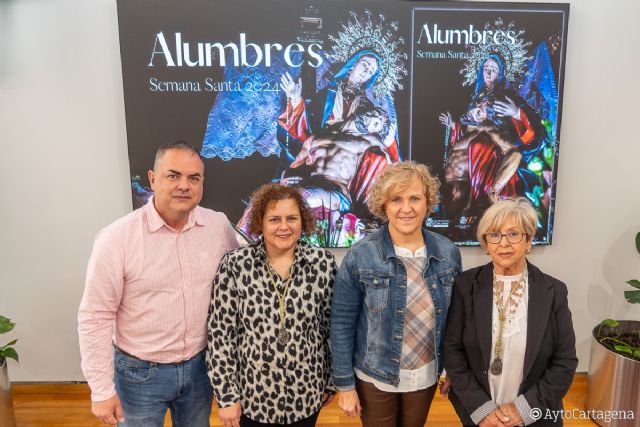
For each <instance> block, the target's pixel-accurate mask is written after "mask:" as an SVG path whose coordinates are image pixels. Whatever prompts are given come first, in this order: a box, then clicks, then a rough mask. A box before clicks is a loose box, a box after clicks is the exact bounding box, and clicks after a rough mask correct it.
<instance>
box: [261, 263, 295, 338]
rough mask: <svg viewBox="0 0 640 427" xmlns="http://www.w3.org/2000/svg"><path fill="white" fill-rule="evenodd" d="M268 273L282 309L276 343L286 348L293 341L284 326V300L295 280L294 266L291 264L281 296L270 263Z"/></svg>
mask: <svg viewBox="0 0 640 427" xmlns="http://www.w3.org/2000/svg"><path fill="white" fill-rule="evenodd" d="M267 271H268V272H269V278H270V279H271V286H272V287H273V290H274V291H275V293H276V296H277V297H278V304H279V308H280V329H278V331H277V333H276V341H277V343H278V344H280V345H282V346H284V345H286V344H287V343H288V342H289V340H290V339H291V334H290V333H289V332H288V331H287V330H286V329H285V325H284V314H285V307H284V300H285V298H287V293H288V292H289V284H290V283H291V280H292V279H293V264H291V267H289V277H288V278H287V281H286V282H285V285H284V292H283V293H282V294H280V292H279V291H278V285H277V282H276V278H275V277H274V273H273V267H271V265H270V264H269V263H267ZM276 274H277V273H276Z"/></svg>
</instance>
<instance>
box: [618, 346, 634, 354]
mask: <svg viewBox="0 0 640 427" xmlns="http://www.w3.org/2000/svg"><path fill="white" fill-rule="evenodd" d="M613 348H615V349H616V351H619V352H620V353H625V354H633V350H632V349H631V347H629V346H628V345H614V346H613Z"/></svg>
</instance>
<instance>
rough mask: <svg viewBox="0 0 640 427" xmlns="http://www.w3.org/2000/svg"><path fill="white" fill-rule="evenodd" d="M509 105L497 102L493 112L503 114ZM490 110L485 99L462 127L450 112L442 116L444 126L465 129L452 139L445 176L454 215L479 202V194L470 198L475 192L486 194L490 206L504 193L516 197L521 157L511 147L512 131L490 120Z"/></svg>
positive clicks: (468, 114)
mask: <svg viewBox="0 0 640 427" xmlns="http://www.w3.org/2000/svg"><path fill="white" fill-rule="evenodd" d="M508 102H509V100H507V102H506V103H505V102H501V101H495V105H494V107H493V108H495V109H496V110H497V111H502V109H505V108H509V107H510V106H509V105H508V104H507V103H508ZM488 108H492V107H490V105H489V103H488V101H487V100H486V99H485V100H482V101H479V102H478V103H477V104H476V106H475V107H474V108H471V109H470V110H469V111H468V112H467V113H466V114H465V115H464V116H462V117H461V119H460V122H461V123H455V122H454V121H453V119H452V118H451V114H449V113H448V112H447V113H446V114H441V115H440V121H441V122H442V123H443V124H444V125H445V126H448V127H450V128H452V129H456V127H461V126H464V129H458V134H460V135H461V137H460V138H455V139H454V138H452V140H453V141H452V144H453V145H452V147H451V150H450V152H449V156H448V158H447V163H446V166H445V174H444V175H445V182H446V183H448V184H450V185H451V194H450V196H451V200H450V201H449V204H450V205H451V206H455V208H454V209H453V210H455V211H464V210H465V209H467V208H468V207H469V206H470V204H471V202H472V201H474V200H476V199H478V198H479V195H478V194H472V195H473V196H474V197H471V198H470V197H468V196H469V194H470V189H472V188H474V189H482V190H484V193H485V194H486V196H487V197H488V199H489V201H490V202H491V203H495V202H496V201H498V200H499V199H500V196H501V194H502V193H504V191H505V189H506V191H507V192H508V193H509V195H512V194H511V193H513V194H515V187H514V183H513V182H512V181H514V176H515V173H516V171H517V170H518V166H519V165H520V161H521V159H522V154H521V153H520V152H519V151H518V150H517V149H516V148H515V147H514V145H513V144H512V143H511V138H510V133H509V130H508V129H506V128H505V126H501V125H498V124H496V123H495V122H494V121H492V120H490V119H489V117H488V114H487V109H488ZM470 158H472V159H474V161H473V162H470V160H469V159H470ZM511 187H513V188H511ZM476 193H477V192H476Z"/></svg>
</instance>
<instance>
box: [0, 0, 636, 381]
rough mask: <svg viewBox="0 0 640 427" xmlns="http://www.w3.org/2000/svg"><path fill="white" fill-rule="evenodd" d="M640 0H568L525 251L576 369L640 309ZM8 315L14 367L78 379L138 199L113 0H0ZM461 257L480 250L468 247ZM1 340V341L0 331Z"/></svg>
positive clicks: (23, 372)
mask: <svg viewBox="0 0 640 427" xmlns="http://www.w3.org/2000/svg"><path fill="white" fill-rule="evenodd" d="M639 19H640V4H639V3H637V1H636V0H618V1H615V2H612V1H605V0H579V1H574V2H572V4H571V13H570V19H569V39H568V54H567V68H566V85H565V92H564V95H565V97H564V106H563V107H564V109H563V121H562V135H561V137H562V142H561V155H560V164H559V173H558V187H557V195H558V202H557V205H556V208H557V216H556V222H555V226H556V232H555V236H554V243H553V246H551V247H542V248H535V249H534V251H533V253H532V254H531V256H530V260H531V261H532V262H534V263H535V264H537V265H538V266H539V267H541V268H542V269H543V270H544V271H546V272H548V273H550V274H552V275H554V276H556V277H558V278H560V279H562V280H564V281H565V282H566V283H567V284H568V286H569V297H570V304H571V309H572V311H573V315H574V325H575V329H576V334H577V338H578V355H579V357H580V364H579V367H578V370H579V371H585V370H587V368H588V359H589V339H590V338H589V337H590V331H591V329H592V328H593V327H594V326H595V324H596V323H597V322H598V321H599V320H601V319H602V318H605V317H614V318H635V319H640V306H631V305H628V304H626V303H625V302H624V300H623V296H622V291H623V289H625V288H627V285H625V284H624V281H625V280H627V279H630V278H634V277H640V257H639V256H638V255H637V254H635V251H634V247H633V235H635V233H636V232H637V231H640V166H639V164H640V142H639V141H638V140H639V139H640V138H639V137H638V136H637V134H638V131H637V130H636V129H635V125H636V124H639V122H640V115H638V108H637V105H638V100H640V85H639V84H638V82H637V80H636V79H637V74H638V70H639V69H640V59H638V54H637V52H638V46H640V32H638V31H637V30H636V27H637V22H638V20H639ZM0 118H1V119H0V120H1V122H0V144H1V145H0V146H1V147H2V151H1V152H0V182H4V183H6V184H7V185H6V186H5V187H3V189H2V195H3V198H2V204H1V209H0V223H1V224H4V230H3V232H2V237H1V244H0V277H1V281H0V314H3V315H5V316H8V317H11V318H13V319H14V320H15V321H16V322H17V323H18V327H17V329H16V331H15V333H14V334H13V336H15V337H18V338H19V339H20V342H19V343H18V346H17V348H18V350H19V352H20V355H21V363H20V365H12V366H11V375H12V379H13V380H15V381H71V380H82V379H83V377H82V373H81V371H80V367H79V366H80V356H79V351H78V344H77V335H76V311H77V307H78V302H79V300H80V296H81V294H82V289H83V286H84V274H85V268H86V262H87V259H88V257H89V252H90V249H91V244H92V241H93V236H94V235H95V233H96V231H97V230H98V229H100V228H101V227H103V226H104V225H106V224H108V223H109V222H111V221H112V220H114V219H116V218H118V217H119V216H121V215H123V214H125V213H126V212H128V211H130V209H131V199H130V191H129V178H128V175H129V169H128V168H129V165H128V158H127V144H126V133H125V119H124V101H123V94H122V74H121V68H120V54H119V45H118V32H117V17H116V4H115V1H114V0H40V1H38V0H21V1H16V0H13V1H12V0H0ZM462 254H463V259H464V265H465V267H467V268H468V267H472V266H475V265H478V264H481V263H484V262H486V261H487V257H486V256H485V255H484V254H483V253H482V251H480V250H479V249H471V248H464V249H463V250H462ZM2 341H3V340H0V344H1V343H2Z"/></svg>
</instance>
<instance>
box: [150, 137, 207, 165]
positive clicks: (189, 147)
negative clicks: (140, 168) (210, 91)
mask: <svg viewBox="0 0 640 427" xmlns="http://www.w3.org/2000/svg"><path fill="white" fill-rule="evenodd" d="M169 150H184V151H188V152H190V153H192V154H195V155H196V156H198V158H200V160H202V157H201V156H200V151H199V150H198V149H197V148H196V146H195V145H193V144H189V143H188V142H186V141H182V140H176V141H171V142H167V143H165V144H162V145H161V146H159V147H158V149H157V150H156V157H155V160H154V162H153V169H154V170H155V169H156V167H157V166H158V162H159V161H160V159H162V156H164V153H166V152H167V151H169Z"/></svg>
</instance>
